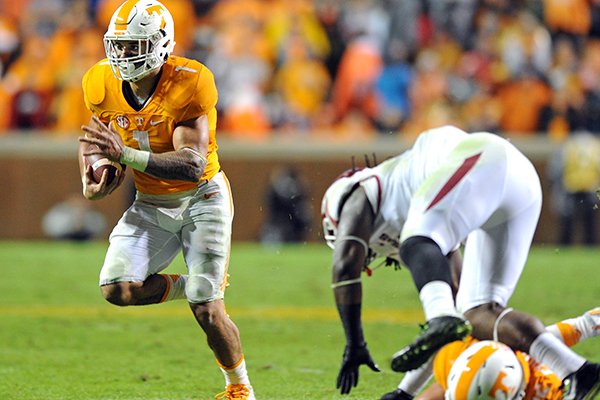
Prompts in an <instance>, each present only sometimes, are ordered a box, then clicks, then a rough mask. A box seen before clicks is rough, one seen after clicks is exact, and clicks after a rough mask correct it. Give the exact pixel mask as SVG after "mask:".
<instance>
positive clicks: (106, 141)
mask: <svg viewBox="0 0 600 400" xmlns="http://www.w3.org/2000/svg"><path fill="white" fill-rule="evenodd" d="M92 120H93V124H91V125H83V126H82V127H81V129H82V130H83V131H84V132H85V136H80V137H79V141H80V142H85V143H88V144H95V145H97V146H98V149H97V150H87V151H86V152H84V153H83V155H84V156H89V155H92V154H101V155H104V156H105V157H107V158H108V159H109V160H112V161H118V162H120V161H121V155H122V154H123V147H124V146H125V144H124V143H123V139H121V136H120V135H119V133H118V132H117V131H116V130H115V127H114V126H113V124H112V122H111V123H110V124H109V125H108V126H106V125H104V123H103V122H102V121H100V119H98V117H96V116H95V115H93V116H92Z"/></svg>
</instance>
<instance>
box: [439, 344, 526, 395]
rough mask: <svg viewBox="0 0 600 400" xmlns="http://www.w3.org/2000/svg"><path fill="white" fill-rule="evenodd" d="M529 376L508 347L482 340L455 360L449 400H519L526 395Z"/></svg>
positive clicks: (450, 376) (450, 380)
mask: <svg viewBox="0 0 600 400" xmlns="http://www.w3.org/2000/svg"><path fill="white" fill-rule="evenodd" d="M527 376H528V374H527V373H526V372H525V370H524V366H523V364H522V363H521V361H520V360H519V358H518V357H517V355H516V354H515V352H514V351H512V350H511V349H510V348H509V347H508V346H506V345H504V344H502V343H500V342H495V341H492V340H483V341H480V342H477V343H475V344H473V345H471V346H469V347H468V348H467V349H466V350H465V351H463V352H462V353H461V354H460V356H458V358H457V359H456V361H454V364H453V365H452V368H450V374H449V375H448V389H447V390H446V394H445V398H446V400H475V399H486V400H488V399H496V400H513V399H514V400H519V399H522V398H523V397H524V396H525V387H526V386H527V380H528V379H527Z"/></svg>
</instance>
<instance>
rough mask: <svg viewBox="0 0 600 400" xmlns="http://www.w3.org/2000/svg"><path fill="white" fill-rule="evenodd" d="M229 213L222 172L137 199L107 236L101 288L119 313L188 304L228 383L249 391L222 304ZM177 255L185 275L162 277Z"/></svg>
mask: <svg viewBox="0 0 600 400" xmlns="http://www.w3.org/2000/svg"><path fill="white" fill-rule="evenodd" d="M233 214H234V209H233V201H232V196H231V189H230V187H229V182H228V180H227V178H226V176H225V174H224V173H223V172H219V173H218V174H217V175H215V176H214V177H213V178H212V179H211V180H210V181H208V182H202V183H201V184H200V185H199V186H198V188H197V189H195V190H192V191H187V192H183V193H177V194H172V195H148V194H143V193H139V192H138V193H137V195H136V199H135V201H134V203H133V204H132V205H131V207H130V208H129V209H128V210H127V211H125V213H124V214H123V216H122V218H121V219H120V220H119V222H118V223H117V225H116V226H115V228H114V229H113V231H112V233H111V235H110V245H109V248H108V251H107V254H106V258H105V261H104V266H103V267H102V270H101V272H100V285H101V287H102V291H103V294H104V296H105V298H106V299H107V300H108V301H109V302H111V303H113V304H117V305H121V306H124V305H141V304H153V303H159V302H162V301H167V300H175V299H181V298H187V300H188V302H189V304H190V307H191V309H192V311H193V313H194V316H195V317H196V320H197V321H198V323H199V324H200V326H201V327H202V329H203V330H204V332H205V333H206V335H207V340H208V343H209V345H210V347H211V349H212V350H213V352H214V353H215V356H216V358H217V362H218V364H219V366H220V367H221V370H222V371H223V373H224V375H225V379H226V384H227V385H230V384H234V385H237V384H244V385H247V386H248V387H249V388H250V390H251V386H250V383H249V380H248V376H247V372H246V367H245V361H244V357H243V352H242V346H241V341H240V337H239V331H238V328H237V326H236V325H235V324H234V323H233V321H231V320H230V319H229V316H228V315H227V314H226V312H225V307H224V301H223V297H224V291H225V287H226V286H227V285H228V284H227V278H228V274H227V269H228V264H229V253H230V246H231V224H232V220H233ZM181 251H182V252H183V258H184V260H185V264H186V266H187V270H188V275H181V276H180V275H168V274H160V272H162V271H163V270H165V269H166V268H167V267H168V266H169V265H170V264H171V262H172V261H173V260H174V258H175V257H176V256H177V255H178V254H179V253H180V252H181ZM165 284H166V289H165ZM153 286H156V288H157V289H156V290H153V288H152V287H153ZM144 287H146V288H147V290H144ZM140 293H144V294H142V295H140ZM251 398H253V397H251Z"/></svg>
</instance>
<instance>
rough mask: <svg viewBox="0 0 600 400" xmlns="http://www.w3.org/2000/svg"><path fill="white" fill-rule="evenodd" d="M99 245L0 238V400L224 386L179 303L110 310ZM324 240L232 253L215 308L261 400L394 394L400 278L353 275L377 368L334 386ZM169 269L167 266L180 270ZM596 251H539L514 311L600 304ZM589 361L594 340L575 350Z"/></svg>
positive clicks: (335, 338)
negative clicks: (237, 333) (343, 388)
mask: <svg viewBox="0 0 600 400" xmlns="http://www.w3.org/2000/svg"><path fill="white" fill-rule="evenodd" d="M105 247H106V244H105V243H104V242H99V243H87V244H72V243H47V242H0V276H1V277H0V399H5V400H12V399H15V400H28V399H40V400H70V399H73V400H88V399H106V400H109V399H111V400H112V399H114V400H117V399H123V400H134V399H139V400H150V399H169V400H183V399H212V398H213V396H214V395H215V394H216V393H218V392H220V391H221V390H223V377H222V375H221V373H220V371H219V370H218V368H217V366H216V364H215V361H214V359H213V356H212V353H211V352H210V351H209V350H208V347H207V345H206V342H205V338H204V335H203V333H202V332H201V331H200V329H199V327H197V326H196V323H195V321H194V320H193V318H192V316H191V314H190V312H189V310H188V307H187V304H186V303H185V302H182V301H179V302H171V303H168V304H161V305H153V306H145V307H136V308H133V307H129V308H118V307H115V306H112V305H109V304H108V303H106V302H105V301H104V300H103V299H102V298H101V296H100V293H99V289H98V287H97V276H98V271H99V267H100V265H101V263H102V260H103V257H104V252H105ZM330 258H331V253H330V250H329V249H328V248H327V247H326V246H325V245H324V244H314V245H299V246H289V247H282V248H279V249H274V248H271V249H263V248H261V247H259V246H258V245H254V244H235V245H234V246H233V249H232V258H231V267H230V273H231V278H230V283H231V286H230V287H229V289H228V291H227V292H226V302H227V304H228V310H229V313H230V315H231V316H232V318H233V319H234V320H235V321H236V323H237V324H238V326H239V327H240V330H241V334H242V341H243V344H244V348H245V354H246V358H247V365H248V369H249V373H250V378H251V380H252V383H253V385H254V387H255V390H256V394H257V398H258V399H263V400H267V399H269V400H270V399H273V400H275V399H277V400H284V399H293V400H300V399H342V398H348V399H377V398H379V396H380V395H381V394H383V393H385V392H387V391H389V390H391V389H393V388H394V387H395V385H396V384H397V382H398V381H399V379H400V378H401V375H400V374H396V373H394V372H392V371H391V369H390V367H389V362H390V356H391V355H392V354H393V353H394V352H395V351H396V350H398V349H399V348H400V347H402V346H403V345H404V344H406V343H407V342H409V341H410V340H411V339H412V338H413V337H414V335H415V334H416V333H417V332H418V323H419V322H421V319H422V313H421V308H420V304H419V302H418V297H417V294H416V291H415V289H414V287H413V286H412V282H411V281H410V277H409V274H408V271H406V270H401V271H394V270H393V269H392V268H381V269H378V270H376V271H375V273H374V275H373V276H372V277H370V278H365V279H364V282H365V283H364V290H365V301H364V321H365V334H366V337H367V341H368V343H369V347H370V349H371V353H372V355H373V357H374V359H375V360H376V362H377V363H378V364H379V366H380V367H381V369H382V372H381V373H379V374H377V373H374V372H371V371H370V370H367V369H364V368H363V369H361V376H360V383H359V386H358V387H357V388H356V389H355V390H354V391H353V392H352V394H351V395H350V396H348V397H344V396H341V395H338V394H337V392H336V390H335V377H336V375H337V371H338V367H339V363H340V360H341V354H342V351H343V347H344V341H343V333H342V328H341V325H340V324H339V322H338V319H337V314H336V312H335V307H334V303H333V296H332V293H331V290H330V288H329V281H330V270H329V262H330ZM183 270H184V267H183V264H182V263H181V260H178V261H177V263H176V264H174V265H173V266H172V267H171V268H170V269H169V270H168V271H169V272H178V271H183ZM599 273H600V249H598V250H589V249H588V250H584V249H572V250H560V251H558V250H556V249H553V248H546V249H542V248H537V249H535V250H534V251H533V252H532V254H531V257H530V259H529V262H528V265H527V268H526V269H525V273H524V276H523V278H522V280H521V282H520V284H519V286H518V288H517V292H516V293H515V295H514V296H513V299H512V301H511V305H512V306H513V307H516V308H520V309H522V310H524V311H529V312H532V313H534V314H536V315H538V316H539V317H540V318H541V319H542V320H543V321H544V322H545V323H552V322H555V321H557V320H559V319H561V318H565V317H569V316H575V315H579V314H580V313H582V312H583V311H586V310H587V309H589V308H592V307H594V306H597V305H600V304H599V303H600V302H599V300H600V279H599V278H598V276H599ZM576 349H577V350H578V351H579V352H580V353H582V354H584V355H585V356H587V357H589V358H591V359H594V360H596V361H599V360H600V339H598V340H590V341H588V342H586V343H582V344H579V345H578V347H577V348H576Z"/></svg>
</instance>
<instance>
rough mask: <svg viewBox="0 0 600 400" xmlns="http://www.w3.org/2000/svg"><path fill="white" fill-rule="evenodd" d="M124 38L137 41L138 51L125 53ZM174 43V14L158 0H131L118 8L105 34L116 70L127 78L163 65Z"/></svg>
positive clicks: (117, 73) (115, 72) (120, 75)
mask: <svg viewBox="0 0 600 400" xmlns="http://www.w3.org/2000/svg"><path fill="white" fill-rule="evenodd" d="M124 41H131V42H132V44H134V45H136V44H137V46H136V47H137V49H138V51H137V54H132V55H131V56H127V54H123V53H124V52H123V49H122V45H123V42H124ZM174 46H175V31H174V29H173V17H172V16H171V13H169V10H167V8H166V7H165V6H164V5H162V4H161V3H159V2H158V1H156V0H127V1H126V2H125V3H123V4H122V5H121V6H120V7H119V8H118V9H117V11H115V13H114V14H113V16H112V18H111V20H110V24H109V25H108V30H107V31H106V33H105V34H104V49H105V51H106V57H108V61H109V62H110V66H111V68H112V71H113V73H114V74H115V77H116V78H117V79H120V80H125V81H131V82H135V81H137V80H140V79H141V78H143V77H144V76H146V75H148V74H149V73H150V72H152V71H154V70H156V69H158V68H160V67H161V66H162V65H163V64H164V62H165V61H166V60H167V58H168V57H169V54H171V51H173V47H174Z"/></svg>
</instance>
